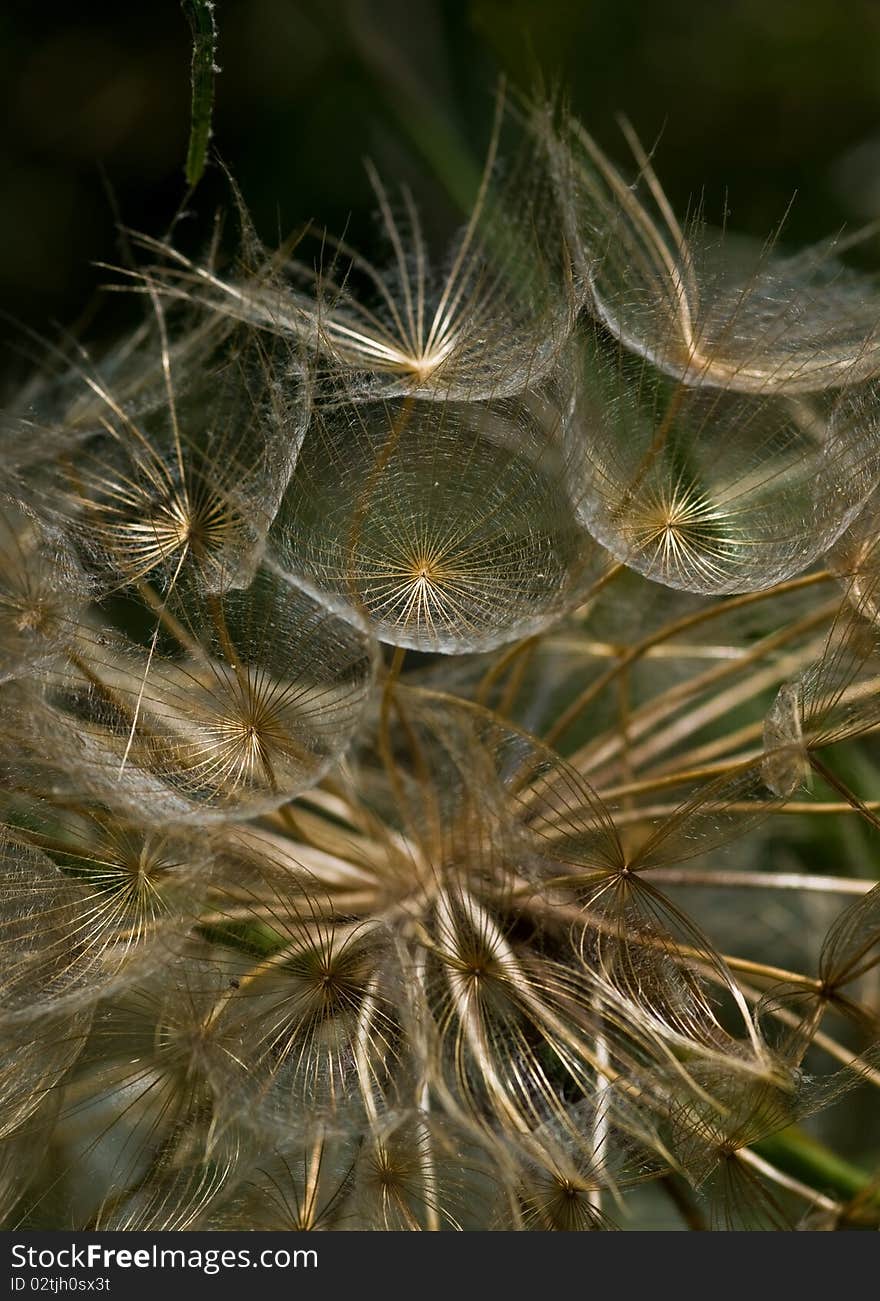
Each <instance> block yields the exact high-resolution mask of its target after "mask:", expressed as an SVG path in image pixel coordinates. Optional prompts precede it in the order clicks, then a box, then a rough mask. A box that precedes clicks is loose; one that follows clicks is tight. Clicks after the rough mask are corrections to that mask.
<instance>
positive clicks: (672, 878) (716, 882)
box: [651, 867, 877, 895]
mask: <svg viewBox="0 0 880 1301" xmlns="http://www.w3.org/2000/svg"><path fill="white" fill-rule="evenodd" d="M651 880H652V881H659V882H660V883H661V884H662V885H688V886H690V885H694V886H710V887H717V888H723V889H727V888H730V889H734V890H736V889H740V888H742V887H746V888H752V887H757V888H759V889H766V890H809V891H818V892H819V893H823V894H853V895H864V894H867V893H868V891H869V890H873V889H874V887H875V886H876V885H877V882H876V881H864V880H860V879H858V878H856V877H843V876H813V875H811V874H810V873H809V872H735V871H731V872H725V871H720V870H719V871H705V872H701V871H690V870H689V869H687V868H676V867H655V868H652V870H651Z"/></svg>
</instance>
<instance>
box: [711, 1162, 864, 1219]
mask: <svg viewBox="0 0 880 1301" xmlns="http://www.w3.org/2000/svg"><path fill="white" fill-rule="evenodd" d="M736 1158H737V1160H738V1161H742V1163H743V1165H747V1166H751V1168H752V1169H753V1170H755V1171H757V1173H758V1174H761V1175H763V1176H764V1178H765V1179H769V1180H771V1182H772V1183H775V1184H778V1185H779V1187H780V1188H784V1189H786V1191H787V1192H790V1193H794V1194H795V1195H796V1196H798V1197H801V1198H803V1200H804V1201H806V1202H809V1203H810V1204H811V1205H812V1206H816V1207H818V1208H819V1210H822V1211H830V1212H832V1213H833V1214H835V1215H840V1214H841V1213H842V1211H843V1206H842V1204H841V1203H840V1202H836V1201H834V1200H833V1198H831V1197H826V1196H825V1194H824V1193H819V1192H817V1191H816V1189H815V1188H811V1187H810V1186H809V1184H803V1183H801V1181H800V1180H799V1179H795V1178H794V1177H793V1176H792V1175H788V1174H785V1173H784V1171H782V1170H780V1169H779V1168H778V1167H777V1166H775V1165H771V1164H770V1162H769V1161H767V1160H765V1159H764V1157H762V1156H758V1154H757V1152H753V1151H752V1150H751V1148H747V1147H744V1148H740V1149H739V1150H738V1151H737V1152H736Z"/></svg>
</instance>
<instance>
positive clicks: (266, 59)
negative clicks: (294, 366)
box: [0, 0, 880, 333]
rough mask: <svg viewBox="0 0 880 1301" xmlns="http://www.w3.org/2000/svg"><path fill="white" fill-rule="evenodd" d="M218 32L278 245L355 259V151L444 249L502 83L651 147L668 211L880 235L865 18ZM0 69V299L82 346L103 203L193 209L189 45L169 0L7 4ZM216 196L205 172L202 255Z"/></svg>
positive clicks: (824, 0)
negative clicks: (314, 225)
mask: <svg viewBox="0 0 880 1301" xmlns="http://www.w3.org/2000/svg"><path fill="white" fill-rule="evenodd" d="M217 16H218V23H219V30H220V46H219V56H218V57H219V63H220V66H221V68H222V72H221V74H220V76H219V77H218V78H217V104H216V118H215V145H216V147H217V148H218V150H219V151H220V153H221V154H222V156H223V158H224V159H225V161H226V162H227V164H228V165H229V167H230V168H231V170H232V171H233V172H234V174H235V175H236V177H237V178H238V180H239V182H240V184H241V187H242V190H243V192H244V195H245V198H246V200H247V202H248V204H249V206H250V207H251V209H252V211H253V214H254V217H255V220H256V222H257V225H258V228H259V229H260V232H261V234H262V235H263V236H264V237H265V238H266V239H268V240H272V239H273V238H274V236H275V234H276V233H278V232H281V233H287V232H288V231H289V230H290V229H291V228H292V227H294V226H296V225H298V224H299V223H301V222H302V221H304V220H306V219H310V218H311V219H315V220H316V221H318V222H320V223H321V224H326V225H327V226H328V227H329V228H330V229H331V230H333V231H338V232H340V233H341V231H342V230H343V229H345V228H347V229H348V231H349V235H350V237H352V238H355V239H357V240H358V241H359V242H360V243H361V244H367V245H368V244H369V241H370V239H371V238H372V236H371V228H370V221H369V218H370V213H371V209H372V206H373V204H372V200H371V195H370V190H369V187H368V185H367V183H366V180H365V177H364V173H363V167H362V158H363V157H364V156H365V155H370V156H372V157H373V158H374V160H375V161H376V162H377V164H378V165H379V167H380V169H381V170H382V172H383V173H384V174H385V175H387V176H390V177H395V176H398V177H401V178H404V179H407V180H408V181H409V182H410V183H411V184H412V185H413V186H414V188H415V189H416V192H417V194H419V195H420V196H421V199H422V202H423V205H424V206H425V208H426V209H427V212H428V217H429V225H431V227H432V228H433V231H434V232H435V233H437V234H439V233H440V232H441V230H442V229H443V228H444V227H448V226H449V225H450V224H451V223H452V222H453V221H454V220H455V211H456V209H455V205H454V203H453V202H452V201H451V200H450V198H449V191H453V192H460V191H462V190H465V191H466V189H467V185H468V181H469V176H470V174H471V164H477V163H478V162H479V160H480V156H481V153H482V150H483V148H484V146H485V141H486V137H487V134H488V129H489V122H490V119H491V113H492V96H493V89H494V86H495V84H496V79H497V75H498V72H499V70H501V69H503V70H504V71H506V72H507V74H508V75H509V77H510V78H511V79H512V80H513V81H514V82H517V83H519V84H520V85H522V86H524V87H527V88H528V87H531V86H534V85H536V84H538V83H539V82H541V81H543V83H544V84H545V85H547V86H563V87H565V88H566V89H567V91H568V93H569V95H570V97H571V100H572V102H573V104H574V106H575V107H576V109H577V110H578V112H579V113H580V114H581V116H582V118H583V120H584V121H585V123H586V124H587V125H588V127H589V128H590V130H591V131H593V132H594V134H596V135H597V136H598V137H599V139H600V140H601V141H603V142H604V143H605V144H606V145H607V146H608V147H609V148H610V149H611V151H612V152H613V153H614V154H615V155H616V156H617V157H619V158H620V159H621V160H623V159H625V157H626V151H625V149H624V147H623V143H622V140H621V138H620V135H619V132H618V129H617V127H616V124H615V117H614V115H615V113H616V112H618V111H624V112H626V113H627V114H628V115H629V116H630V117H631V118H632V119H633V121H634V123H635V124H636V127H637V129H638V130H639V132H640V134H641V135H642V137H643V139H645V140H646V141H648V142H651V141H653V139H654V138H655V137H656V136H657V134H658V133H659V132H661V131H662V140H661V143H660V146H659V150H658V154H657V163H658V169H659V171H660V174H661V176H662V178H663V179H664V181H665V183H666V185H667V188H668V189H669V191H670V193H671V195H672V197H673V199H674V200H675V202H676V203H677V204H678V205H679V207H682V208H683V207H685V206H686V205H687V203H688V201H689V199H691V198H699V197H700V196H701V195H705V203H706V207H707V211H708V212H709V214H710V216H712V217H713V218H714V219H716V220H717V219H719V218H720V217H721V215H722V213H723V211H724V207H725V203H726V204H727V208H728V211H729V220H730V222H731V223H732V224H733V225H734V226H736V227H739V228H742V229H745V230H747V231H750V232H751V233H753V234H758V235H764V234H766V233H767V232H768V231H769V230H770V229H772V228H773V227H774V226H775V224H776V223H777V222H778V221H779V219H780V217H781V216H782V215H783V213H784V212H785V210H786V207H787V205H788V203H789V201H790V200H791V198H792V196H793V195H794V194H795V193H796V194H797V198H796V200H795V203H794V207H793V211H792V213H791V215H790V217H789V220H788V225H787V238H789V239H791V240H794V241H799V240H810V239H818V238H820V237H821V236H823V235H825V234H827V233H829V232H830V231H832V230H834V229H836V228H838V227H839V226H841V225H846V226H848V227H855V226H858V225H860V224H861V223H863V222H864V221H866V220H868V219H870V218H871V217H873V216H874V215H876V214H878V213H880V3H878V2H877V0H844V2H843V3H841V0H706V2H705V3H696V2H695V0H664V2H663V3H655V2H654V0H218V3H217ZM0 57H2V66H0V90H2V95H3V97H4V98H5V99H6V101H7V102H6V103H5V104H4V106H3V107H4V121H5V123H6V129H5V131H4V133H3V139H2V145H0V175H2V202H0V303H2V306H3V307H4V308H5V309H6V311H7V312H9V313H11V314H12V315H13V316H14V317H16V318H17V319H18V320H20V321H22V322H24V323H26V324H28V325H30V326H33V327H36V328H37V329H39V330H49V329H50V322H51V321H53V320H54V321H57V322H60V323H62V324H65V325H73V324H74V323H75V322H76V321H77V318H78V315H79V313H80V312H81V311H82V309H83V307H84V305H85V303H86V302H87V301H88V300H89V297H90V295H91V293H92V291H93V290H94V288H95V286H96V285H98V284H99V283H100V282H101V281H102V279H106V275H105V273H103V272H100V271H98V270H96V269H95V268H94V267H93V266H91V265H90V263H91V262H92V261H93V260H97V259H106V260H111V261H112V260H114V259H115V258H117V257H118V252H117V243H116V234H115V228H114V222H115V217H114V211H113V205H114V203H115V204H116V205H117V207H118V210H119V213H120V215H121V218H122V220H123V221H125V222H126V223H128V224H130V225H132V226H134V227H137V228H139V229H142V230H146V231H149V232H151V233H155V234H159V233H161V232H162V231H163V229H164V228H165V227H166V225H167V223H168V222H169V220H170V219H171V217H172V216H173V214H174V212H175V210H176V208H177V207H178V205H179V204H180V202H181V200H182V198H183V196H184V193H185V189H184V183H183V176H182V164H183V160H184V157H185V152H186V141H187V134H188V117H189V58H190V48H189V31H188V28H187V25H186V23H185V21H184V18H183V16H182V14H181V11H180V8H179V5H178V3H177V0H125V2H124V3H123V2H122V0H116V2H115V3H104V4H95V3H67V4H64V5H60V4H59V5H45V4H40V3H39V0H12V3H10V2H9V0H7V2H6V3H5V4H4V5H3V6H2V7H0ZM223 192H224V191H223V185H222V182H221V178H220V177H219V175H218V174H217V172H216V169H215V171H214V174H213V176H212V175H209V176H208V177H206V180H205V182H203V184H202V186H200V187H199V190H198V192H197V194H196V196H195V198H194V200H193V202H192V207H193V208H194V209H195V213H196V216H195V217H194V218H193V220H192V222H190V223H189V227H190V229H191V232H192V234H191V238H192V241H193V244H194V246H196V247H197V246H198V241H199V239H200V238H201V231H202V230H203V229H206V228H207V225H208V221H209V217H210V214H211V212H212V211H213V209H214V207H215V205H216V204H217V202H219V201H220V199H221V198H222V196H223ZM110 194H112V196H113V200H112V202H111V199H110V197H109V195H110ZM200 222H201V225H199V223H200ZM183 237H184V238H186V233H185V230H184V233H183ZM878 252H880V246H878V244H877V243H876V241H873V242H869V243H868V244H867V245H866V246H865V247H864V248H863V249H861V250H860V251H859V256H860V257H861V258H862V259H867V260H868V261H869V262H873V261H876V258H877V255H878ZM125 310H132V309H131V305H130V304H128V307H127V308H126V307H124V306H119V305H114V306H113V307H112V308H111V309H110V315H109V316H108V315H107V312H106V310H105V313H104V316H103V317H102V318H99V323H98V324H94V325H92V326H90V330H91V332H92V333H95V332H96V331H97V332H98V333H100V330H101V329H102V328H103V329H104V330H105V331H106V330H107V329H108V328H109V327H108V326H107V324H106V322H107V321H113V320H114V319H115V318H114V316H113V312H115V313H116V314H117V316H118V314H119V313H120V312H124V311H125ZM101 320H103V321H104V322H105V324H104V325H103V327H102V326H101V325H100V321H101Z"/></svg>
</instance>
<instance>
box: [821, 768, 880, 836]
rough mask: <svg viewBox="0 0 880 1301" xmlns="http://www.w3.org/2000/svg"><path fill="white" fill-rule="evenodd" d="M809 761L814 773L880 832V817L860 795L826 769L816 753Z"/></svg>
mask: <svg viewBox="0 0 880 1301" xmlns="http://www.w3.org/2000/svg"><path fill="white" fill-rule="evenodd" d="M809 759H810V767H811V768H812V769H813V771H814V772H816V773H818V774H819V776H820V777H821V778H822V780H823V781H825V782H827V783H828V785H829V786H830V787H831V789H832V790H835V791H837V793H838V795H842V796H843V798H844V799H845V800H846V801H847V803H848V804H850V805H851V806H852V808H853V810H854V811H855V812H856V813H858V814H859V815H860V816H861V817H863V818H864V819H865V821H866V822H867V823H868V825H869V826H871V827H873V828H874V830H875V831H880V817H878V815H877V814H876V813H874V812H873V811H872V810H871V807H870V806H869V805H868V804H865V803H864V801H862V800H860V799H859V797H858V795H856V794H855V792H854V791H851V790H850V789H849V787H848V786H847V784H846V782H844V781H841V779H840V778H839V777H838V776H837V774H836V773H833V772H832V771H831V769H830V768H828V767H826V765H825V764H824V763H823V762H822V760H821V759H820V758H819V756H818V755H817V754H816V753H815V752H813V751H811V752H810V756H809Z"/></svg>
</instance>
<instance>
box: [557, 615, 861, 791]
mask: <svg viewBox="0 0 880 1301" xmlns="http://www.w3.org/2000/svg"><path fill="white" fill-rule="evenodd" d="M836 609H837V604H836V603H829V604H828V605H827V606H825V607H823V608H822V609H821V610H819V611H816V612H814V613H813V614H810V615H808V616H807V617H806V618H804V619H801V620H798V622H797V623H796V624H791V625H789V626H788V627H787V628H784V629H783V630H782V631H781V632H779V633H776V634H774V636H773V637H771V638H766V639H765V640H764V641H763V642H762V643H760V645H759V646H758V647H755V648H753V649H752V650H751V651H749V652H748V653H747V654H746V655H744V656H743V657H742V659H741V660H739V661H737V662H736V663H734V664H731V663H727V664H724V665H721V666H720V667H719V669H717V670H713V671H712V672H711V673H709V674H704V675H702V676H701V678H699V679H694V680H693V681H692V682H690V683H684V684H682V685H681V686H678V687H673V688H672V689H671V690H670V691H669V692H667V693H664V695H663V696H659V697H658V698H657V699H656V700H652V701H650V702H649V703H648V704H647V705H644V706H643V707H642V708H641V709H640V710H638V711H637V712H636V713H635V714H634V715H633V720H632V729H631V734H632V737H633V738H637V737H640V736H643V735H644V734H645V733H646V732H649V731H650V730H651V727H652V725H654V724H656V723H660V722H663V721H664V719H665V718H666V717H668V715H669V713H670V712H673V710H674V708H675V707H676V706H681V705H682V704H686V703H687V702H688V700H689V699H690V698H691V694H692V693H694V692H696V691H698V690H701V689H703V688H705V687H706V686H708V685H714V684H715V683H717V682H719V681H721V680H723V679H724V678H727V677H730V676H733V675H735V674H736V673H738V672H739V671H740V670H741V669H742V668H743V667H744V666H745V665H747V664H750V663H752V662H753V661H754V660H756V659H758V658H759V657H760V656H762V655H764V654H766V653H767V651H769V650H778V649H780V648H781V647H782V646H784V645H785V643H786V642H788V641H791V640H793V639H794V638H796V637H799V636H801V635H802V634H803V633H805V632H809V631H810V630H811V629H813V628H815V627H817V626H820V625H822V624H824V623H826V622H827V620H828V619H829V617H830V616H831V615H833V614H834V612H835V610H836ZM816 650H817V645H809V646H806V647H805V648H803V649H802V650H801V651H800V652H797V653H794V654H792V655H790V656H786V657H784V658H781V659H778V660H776V661H775V662H774V663H771V664H770V665H768V666H767V667H766V668H764V669H761V670H756V671H755V672H754V673H753V674H752V675H751V676H750V677H749V678H747V679H746V681H745V682H742V683H737V684H736V685H734V686H732V687H730V688H729V689H728V690H727V691H725V692H722V693H720V694H719V695H717V696H713V697H712V698H711V699H710V700H708V701H707V702H706V703H705V704H704V705H702V706H701V707H700V708H699V709H691V710H690V711H689V712H688V713H687V714H686V715H685V716H684V717H683V718H681V719H679V720H677V721H676V722H674V723H671V724H669V726H668V727H666V728H665V729H664V730H663V731H662V732H660V733H658V734H657V735H656V736H654V737H652V738H651V740H650V741H647V742H645V743H644V744H643V745H642V746H641V747H639V748H638V749H635V750H634V751H633V762H634V763H635V764H636V765H640V764H643V763H645V762H646V761H647V760H649V759H653V758H655V757H656V756H657V755H658V754H662V753H663V751H664V750H668V749H670V748H671V747H672V746H674V745H675V744H676V743H677V742H678V741H679V740H681V738H682V737H686V736H688V735H689V734H690V733H691V732H696V731H697V730H699V729H700V728H703V727H705V726H707V725H708V724H709V723H710V722H713V721H714V720H715V719H717V718H720V717H722V716H723V715H724V714H726V713H728V712H729V711H730V710H732V709H734V708H736V707H737V706H738V705H741V704H743V703H744V702H745V701H747V700H751V699H753V698H754V697H755V696H756V695H758V694H760V693H761V692H762V691H765V690H766V689H767V688H768V687H773V686H777V685H778V684H779V683H780V682H784V681H785V679H786V678H788V677H790V676H792V675H793V674H794V673H796V672H797V671H798V670H799V669H800V668H802V667H803V666H804V664H808V663H810V662H811V661H812V659H813V658H814V657H815V654H816ZM670 704H671V705H672V707H673V708H672V710H671V709H670ZM619 749H620V740H619V738H618V737H613V736H612V737H611V738H610V739H609V740H607V741H604V743H603V741H602V738H597V739H596V740H595V741H593V742H590V743H589V744H588V745H585V746H583V747H582V748H581V749H580V750H578V751H576V752H575V754H574V755H572V757H571V759H570V762H571V763H572V764H573V765H574V766H575V767H576V768H578V769H580V770H581V771H583V772H591V771H594V770H595V768H596V767H597V766H598V765H599V764H603V763H606V762H607V761H608V760H609V759H611V758H613V757H614V756H615V755H616V754H617V752H618V751H619Z"/></svg>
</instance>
